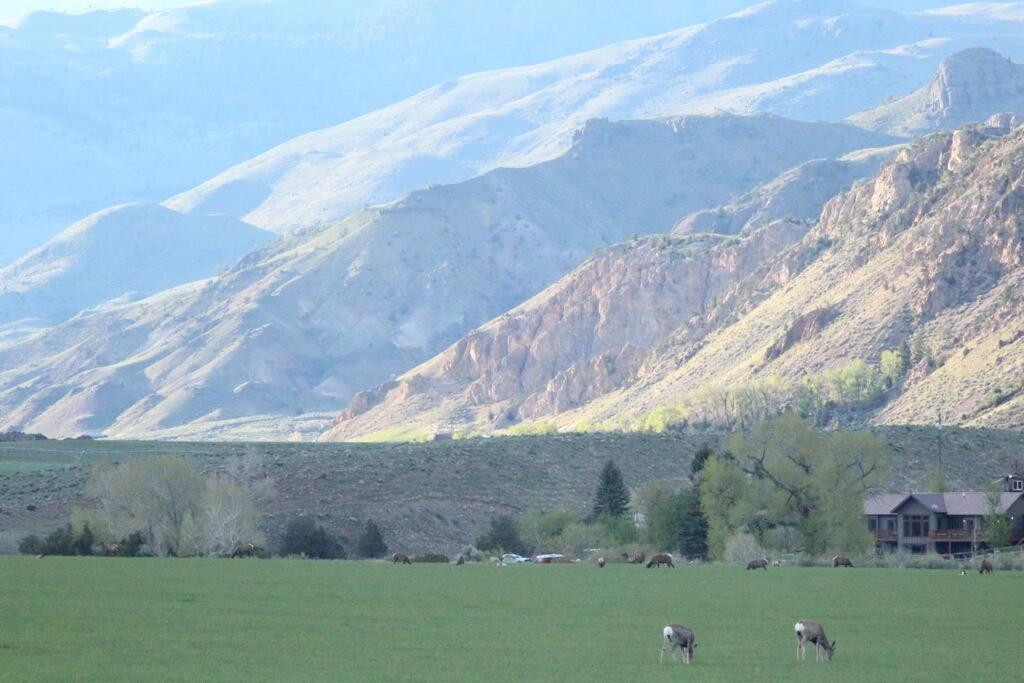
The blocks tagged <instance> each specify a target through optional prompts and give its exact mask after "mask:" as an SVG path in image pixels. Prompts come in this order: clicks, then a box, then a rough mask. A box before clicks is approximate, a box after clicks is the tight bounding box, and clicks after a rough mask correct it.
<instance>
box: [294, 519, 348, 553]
mask: <svg viewBox="0 0 1024 683" xmlns="http://www.w3.org/2000/svg"><path fill="white" fill-rule="evenodd" d="M281 552H282V554H284V555H305V556H306V557H308V558H310V559H315V560H334V559H340V560H343V559H345V549H344V548H343V547H342V546H341V544H340V543H339V542H338V541H337V540H336V539H335V538H334V536H332V535H331V534H330V532H328V531H327V530H326V529H324V528H323V527H322V526H320V525H318V524H317V523H316V522H315V521H313V518H312V517H296V518H295V519H293V520H292V521H290V522H288V528H287V530H286V531H285V533H284V540H283V541H282V543H281Z"/></svg>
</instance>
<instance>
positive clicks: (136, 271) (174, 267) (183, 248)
mask: <svg viewBox="0 0 1024 683" xmlns="http://www.w3.org/2000/svg"><path fill="white" fill-rule="evenodd" d="M271 236H272V235H271V233H268V232H266V231H265V230H260V229H259V228H254V227H253V226H251V225H246V224H245V223H242V222H240V221H238V220H235V219H233V218H228V217H217V216H194V215H187V214H181V213H178V212H176V211H171V210H170V209H167V208H164V207H162V206H159V205H156V204H128V205H124V206H118V207H114V208H112V209H107V210H105V211H101V212H99V213H97V214H94V215H92V216H89V217H88V218H86V219H84V220H82V221H80V222H78V223H76V224H75V225H72V226H71V227H70V228H68V229H67V230H65V231H64V232H62V233H61V234H60V235H58V236H57V237H55V238H53V239H52V240H50V241H49V242H47V243H46V244H45V245H43V246H42V247H39V248H38V249H35V250H34V251H32V252H30V253H29V254H27V255H25V256H24V257H22V258H20V259H18V260H17V261H16V262H14V263H12V264H11V265H9V266H7V267H6V268H2V269H0V324H3V323H8V322H12V321H16V320H20V319H25V318H30V319H38V320H39V322H42V323H54V322H59V321H61V320H64V319H66V318H69V317H71V316H73V315H74V314H76V313H78V312H79V311H81V310H82V309H86V308H90V307H92V306H95V305H96V304H99V303H101V302H104V301H106V300H108V299H112V298H116V297H122V296H126V295H128V296H131V297H133V298H142V297H144V296H148V295H150V294H153V293H155V292H159V291H161V290H163V289H167V288H169V287H175V286H177V285H180V284H183V283H186V282H191V281H192V280H199V279H202V278H205V277H209V276H211V275H213V274H214V273H215V272H216V271H217V269H218V268H222V267H227V266H230V265H232V264H234V262H235V261H237V260H238V259H239V258H241V257H242V256H244V255H245V254H247V253H248V252H250V251H252V250H253V249H255V248H256V247H257V246H259V245H260V244H262V243H263V242H265V241H267V240H268V239H269V238H270V237H271Z"/></svg>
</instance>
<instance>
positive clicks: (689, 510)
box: [679, 489, 708, 557]
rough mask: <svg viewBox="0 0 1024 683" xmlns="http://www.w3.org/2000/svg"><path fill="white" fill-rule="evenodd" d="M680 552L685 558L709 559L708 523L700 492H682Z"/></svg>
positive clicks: (695, 490) (680, 496)
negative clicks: (701, 504)
mask: <svg viewBox="0 0 1024 683" xmlns="http://www.w3.org/2000/svg"><path fill="white" fill-rule="evenodd" d="M679 498H680V501H679V502H680V507H681V512H682V515H681V516H680V519H679V552H680V554H682V555H683V557H707V554H708V523H707V520H705V519H704V512H703V511H702V510H701V509H700V491H699V489H693V490H690V491H680V492H679Z"/></svg>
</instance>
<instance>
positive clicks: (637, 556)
mask: <svg viewBox="0 0 1024 683" xmlns="http://www.w3.org/2000/svg"><path fill="white" fill-rule="evenodd" d="M622 559H623V560H625V561H626V562H628V563H629V564H643V563H644V560H646V559H647V556H646V555H644V553H643V551H642V550H634V551H633V554H632V555H630V554H629V553H622Z"/></svg>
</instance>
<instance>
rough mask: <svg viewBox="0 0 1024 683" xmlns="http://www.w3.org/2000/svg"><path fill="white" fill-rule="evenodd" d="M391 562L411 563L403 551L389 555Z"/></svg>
mask: <svg viewBox="0 0 1024 683" xmlns="http://www.w3.org/2000/svg"><path fill="white" fill-rule="evenodd" d="M391 563H392V564H412V560H410V559H409V556H408V555H406V554H405V553H395V554H394V555H392V556H391Z"/></svg>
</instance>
